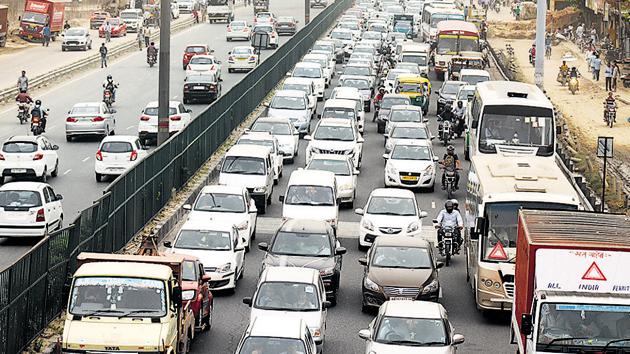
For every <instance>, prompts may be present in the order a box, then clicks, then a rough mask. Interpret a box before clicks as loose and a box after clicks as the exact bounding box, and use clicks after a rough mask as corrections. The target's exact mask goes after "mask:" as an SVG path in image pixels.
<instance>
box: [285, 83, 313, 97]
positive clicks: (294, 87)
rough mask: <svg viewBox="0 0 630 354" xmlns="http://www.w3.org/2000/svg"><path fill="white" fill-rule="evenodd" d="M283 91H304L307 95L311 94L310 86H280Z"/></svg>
mask: <svg viewBox="0 0 630 354" xmlns="http://www.w3.org/2000/svg"><path fill="white" fill-rule="evenodd" d="M282 89H283V90H298V91H304V92H305V93H306V94H307V95H309V94H311V90H310V85H308V84H286V83H285V84H284V85H282Z"/></svg>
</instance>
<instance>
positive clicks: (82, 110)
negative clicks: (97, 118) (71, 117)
mask: <svg viewBox="0 0 630 354" xmlns="http://www.w3.org/2000/svg"><path fill="white" fill-rule="evenodd" d="M99 112H100V108H99V107H98V106H82V107H72V110H71V111H70V114H98V113H99Z"/></svg>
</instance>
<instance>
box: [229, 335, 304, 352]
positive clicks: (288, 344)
mask: <svg viewBox="0 0 630 354" xmlns="http://www.w3.org/2000/svg"><path fill="white" fill-rule="evenodd" d="M267 353H269V354H275V353H291V354H305V353H306V349H305V348H304V343H303V342H302V341H301V340H299V339H297V338H272V337H247V339H245V341H244V342H243V346H242V347H241V350H239V352H238V354H267Z"/></svg>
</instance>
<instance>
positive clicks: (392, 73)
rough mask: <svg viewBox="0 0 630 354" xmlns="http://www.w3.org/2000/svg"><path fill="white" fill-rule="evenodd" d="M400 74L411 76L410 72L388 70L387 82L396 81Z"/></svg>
mask: <svg viewBox="0 0 630 354" xmlns="http://www.w3.org/2000/svg"><path fill="white" fill-rule="evenodd" d="M400 74H411V71H410V70H401V69H394V70H390V71H389V73H388V74H387V80H396V78H397V77H398V75H400Z"/></svg>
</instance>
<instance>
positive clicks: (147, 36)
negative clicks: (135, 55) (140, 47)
mask: <svg viewBox="0 0 630 354" xmlns="http://www.w3.org/2000/svg"><path fill="white" fill-rule="evenodd" d="M149 43H151V26H147V28H145V29H144V46H145V47H147V48H148V47H149Z"/></svg>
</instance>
